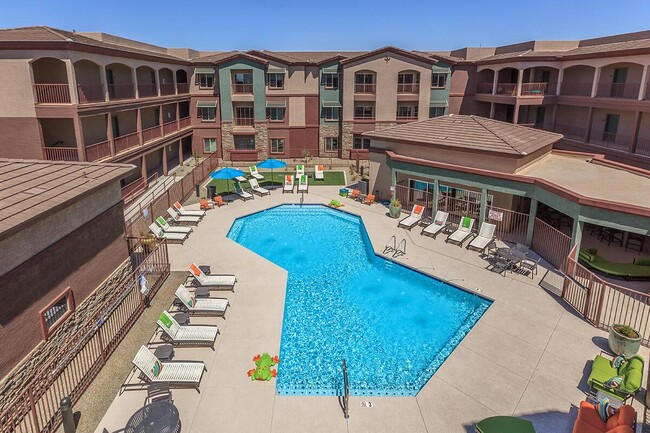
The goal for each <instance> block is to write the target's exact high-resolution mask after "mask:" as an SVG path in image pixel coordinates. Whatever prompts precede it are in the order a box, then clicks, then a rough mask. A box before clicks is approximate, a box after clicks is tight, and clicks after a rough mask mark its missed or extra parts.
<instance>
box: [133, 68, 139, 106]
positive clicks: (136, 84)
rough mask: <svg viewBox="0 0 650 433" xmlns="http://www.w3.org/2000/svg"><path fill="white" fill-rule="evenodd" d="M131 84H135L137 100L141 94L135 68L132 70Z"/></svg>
mask: <svg viewBox="0 0 650 433" xmlns="http://www.w3.org/2000/svg"><path fill="white" fill-rule="evenodd" d="M131 82H132V83H133V86H134V87H135V93H134V95H135V97H136V99H137V98H139V97H140V92H139V90H138V74H137V73H136V72H135V68H131Z"/></svg>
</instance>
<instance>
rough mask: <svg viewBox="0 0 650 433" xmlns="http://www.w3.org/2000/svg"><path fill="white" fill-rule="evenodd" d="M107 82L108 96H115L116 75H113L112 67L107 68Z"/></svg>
mask: <svg viewBox="0 0 650 433" xmlns="http://www.w3.org/2000/svg"><path fill="white" fill-rule="evenodd" d="M106 84H107V85H108V96H109V97H111V98H114V97H115V88H114V87H113V84H115V77H113V70H112V69H106Z"/></svg>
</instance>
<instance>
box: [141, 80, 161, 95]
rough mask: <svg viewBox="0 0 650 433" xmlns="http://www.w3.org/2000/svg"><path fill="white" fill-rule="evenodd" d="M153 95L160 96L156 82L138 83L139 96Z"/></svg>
mask: <svg viewBox="0 0 650 433" xmlns="http://www.w3.org/2000/svg"><path fill="white" fill-rule="evenodd" d="M151 96H158V88H157V87H156V83H149V84H138V97H140V98H149V97H151Z"/></svg>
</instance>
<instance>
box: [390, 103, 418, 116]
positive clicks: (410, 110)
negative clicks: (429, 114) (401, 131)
mask: <svg viewBox="0 0 650 433" xmlns="http://www.w3.org/2000/svg"><path fill="white" fill-rule="evenodd" d="M400 109H406V110H407V114H406V115H405V116H401V115H400ZM418 114H419V109H418V105H417V104H416V105H398V106H397V113H396V114H395V117H396V118H397V119H417V118H418Z"/></svg>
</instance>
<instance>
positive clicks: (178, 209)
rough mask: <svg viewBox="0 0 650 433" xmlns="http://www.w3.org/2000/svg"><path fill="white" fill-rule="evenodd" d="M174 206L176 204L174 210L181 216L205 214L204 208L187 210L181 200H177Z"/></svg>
mask: <svg viewBox="0 0 650 433" xmlns="http://www.w3.org/2000/svg"><path fill="white" fill-rule="evenodd" d="M173 206H174V210H175V211H176V212H177V213H178V214H179V215H180V216H200V217H204V216H205V211H204V210H187V209H185V208H184V207H183V206H182V205H181V204H180V203H179V202H175V203H174V205H173Z"/></svg>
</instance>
